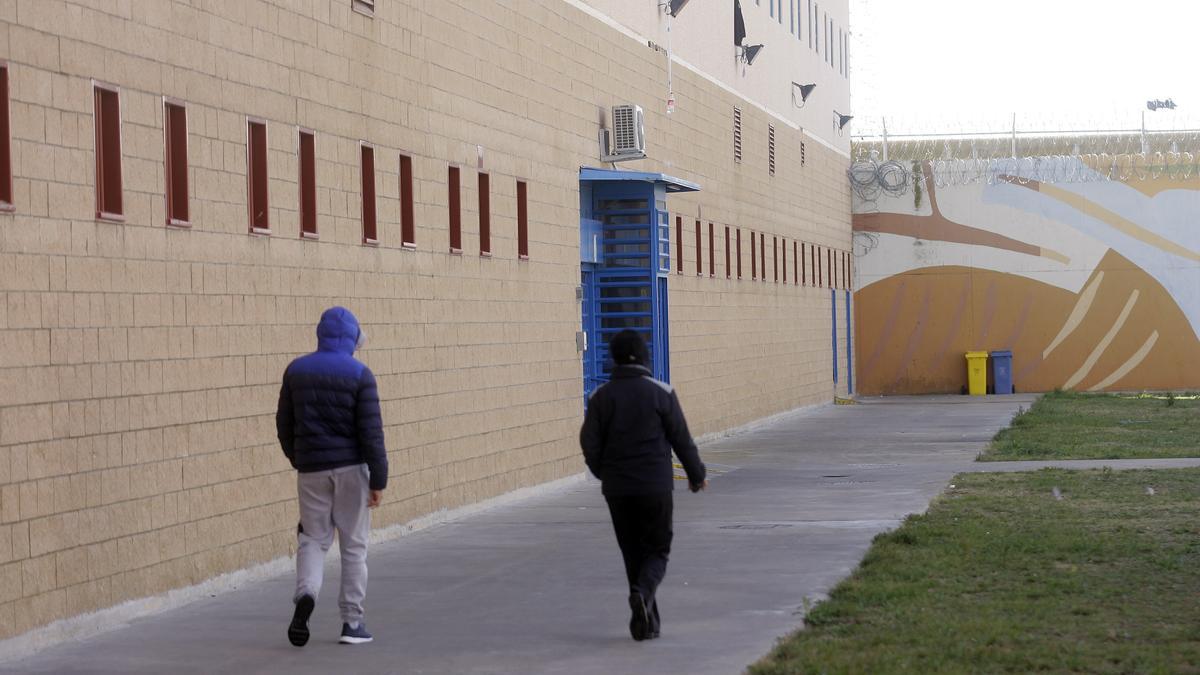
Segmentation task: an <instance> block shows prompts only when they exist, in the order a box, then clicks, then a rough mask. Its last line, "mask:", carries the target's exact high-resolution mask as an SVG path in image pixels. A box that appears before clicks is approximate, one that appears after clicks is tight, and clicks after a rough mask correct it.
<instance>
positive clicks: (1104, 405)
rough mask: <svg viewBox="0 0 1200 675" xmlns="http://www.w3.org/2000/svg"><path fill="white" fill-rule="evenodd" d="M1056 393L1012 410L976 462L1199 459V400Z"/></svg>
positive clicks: (1167, 396) (1175, 397)
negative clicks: (1007, 422)
mask: <svg viewBox="0 0 1200 675" xmlns="http://www.w3.org/2000/svg"><path fill="white" fill-rule="evenodd" d="M1164 396H1165V398H1149V397H1147V398H1140V397H1137V396H1126V395H1119V394H1082V393H1075V392H1063V391H1056V392H1052V393H1049V394H1046V395H1045V396H1042V397H1041V398H1039V399H1038V400H1037V401H1036V402H1035V403H1034V404H1033V406H1032V407H1030V408H1029V409H1028V410H1023V411H1021V412H1018V413H1017V415H1016V416H1015V417H1014V418H1013V421H1012V424H1011V426H1009V427H1008V428H1007V429H1004V430H1002V431H1000V432H999V433H997V434H996V436H995V438H994V439H993V440H992V442H991V444H990V445H989V446H988V448H987V449H986V450H985V451H984V452H983V454H981V455H980V456H979V459H980V461H1005V460H1022V459H1148V458H1160V457H1200V400H1198V399H1196V398H1184V397H1181V396H1171V395H1164Z"/></svg>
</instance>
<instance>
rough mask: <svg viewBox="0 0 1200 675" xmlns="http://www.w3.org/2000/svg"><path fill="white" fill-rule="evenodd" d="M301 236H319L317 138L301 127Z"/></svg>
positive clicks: (299, 134)
mask: <svg viewBox="0 0 1200 675" xmlns="http://www.w3.org/2000/svg"><path fill="white" fill-rule="evenodd" d="M297 135H298V146H299V147H298V150H299V151H300V236H301V237H305V238H308V239H316V238H317V138H316V134H314V133H313V132H312V130H310V129H300V130H299V131H298V132H297Z"/></svg>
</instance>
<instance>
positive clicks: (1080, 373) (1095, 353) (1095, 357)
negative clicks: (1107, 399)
mask: <svg viewBox="0 0 1200 675" xmlns="http://www.w3.org/2000/svg"><path fill="white" fill-rule="evenodd" d="M1140 293H1141V292H1140V291H1138V290H1136V289H1135V290H1134V291H1133V293H1130V294H1129V300H1127V301H1125V308H1124V309H1122V310H1121V315H1120V316H1118V317H1117V320H1116V321H1115V322H1113V325H1112V328H1109V329H1108V332H1107V333H1105V334H1104V337H1103V338H1102V339H1101V340H1100V343H1099V344H1097V345H1096V348H1095V349H1093V350H1092V353H1091V354H1088V357H1087V360H1085V361H1084V362H1083V365H1082V366H1080V368H1079V370H1077V371H1075V374H1074V375H1072V376H1071V377H1069V378H1068V379H1067V381H1066V383H1064V384H1063V389H1074V388H1075V385H1077V384H1079V383H1080V382H1081V381H1082V380H1083V378H1085V377H1087V375H1088V373H1090V372H1092V368H1093V367H1094V366H1095V365H1096V362H1097V361H1099V360H1100V357H1101V356H1103V355H1104V351H1105V350H1106V349H1108V345H1110V344H1112V341H1113V338H1115V337H1116V336H1117V333H1118V332H1120V330H1121V327H1122V326H1124V325H1125V320H1126V319H1128V318H1129V313H1130V312H1132V311H1133V306H1134V305H1136V304H1137V299H1138V295H1140Z"/></svg>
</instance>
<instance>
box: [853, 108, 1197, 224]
mask: <svg viewBox="0 0 1200 675" xmlns="http://www.w3.org/2000/svg"><path fill="white" fill-rule="evenodd" d="M851 156H852V158H853V159H852V161H851V164H850V166H849V167H848V168H847V170H846V177H847V180H848V181H849V184H850V187H851V190H853V192H854V194H855V195H856V196H857V197H858V198H859V199H860V200H862V201H863V202H865V203H866V204H865V206H866V208H870V204H871V203H873V202H876V201H877V200H878V199H879V198H880V196H881V195H887V196H890V197H898V196H901V195H904V194H907V193H909V192H922V191H925V192H927V190H928V184H927V183H928V182H929V181H932V183H933V185H934V186H936V187H939V188H941V187H947V186H953V185H975V184H981V183H983V184H987V185H994V184H996V183H999V182H1016V183H1020V184H1028V183H1029V182H1030V181H1037V182H1041V183H1091V182H1100V181H1123V182H1130V181H1144V180H1162V179H1167V180H1172V181H1186V180H1188V179H1191V178H1193V177H1200V128H1195V129H1172V130H1147V129H1144V128H1143V129H1133V130H1130V129H1109V130H1104V129H1102V130H1096V131H1017V130H1016V128H1015V124H1014V126H1013V129H1012V130H1011V131H1009V132H1007V133H997V132H982V133H969V132H961V133H945V134H923V135H917V134H913V135H894V134H893V135H889V134H888V133H887V132H886V127H884V130H883V131H882V132H881V133H874V134H862V135H858V136H855V137H853V138H852V142H851ZM916 201H917V203H918V204H919V197H917V200H916Z"/></svg>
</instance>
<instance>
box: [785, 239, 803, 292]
mask: <svg viewBox="0 0 1200 675" xmlns="http://www.w3.org/2000/svg"><path fill="white" fill-rule="evenodd" d="M800 256H801V253H800V246H799V245H798V244H797V243H796V242H794V241H793V242H792V283H793V284H795V285H797V286H799V285H800ZM784 267H786V265H785V266H784Z"/></svg>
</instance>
